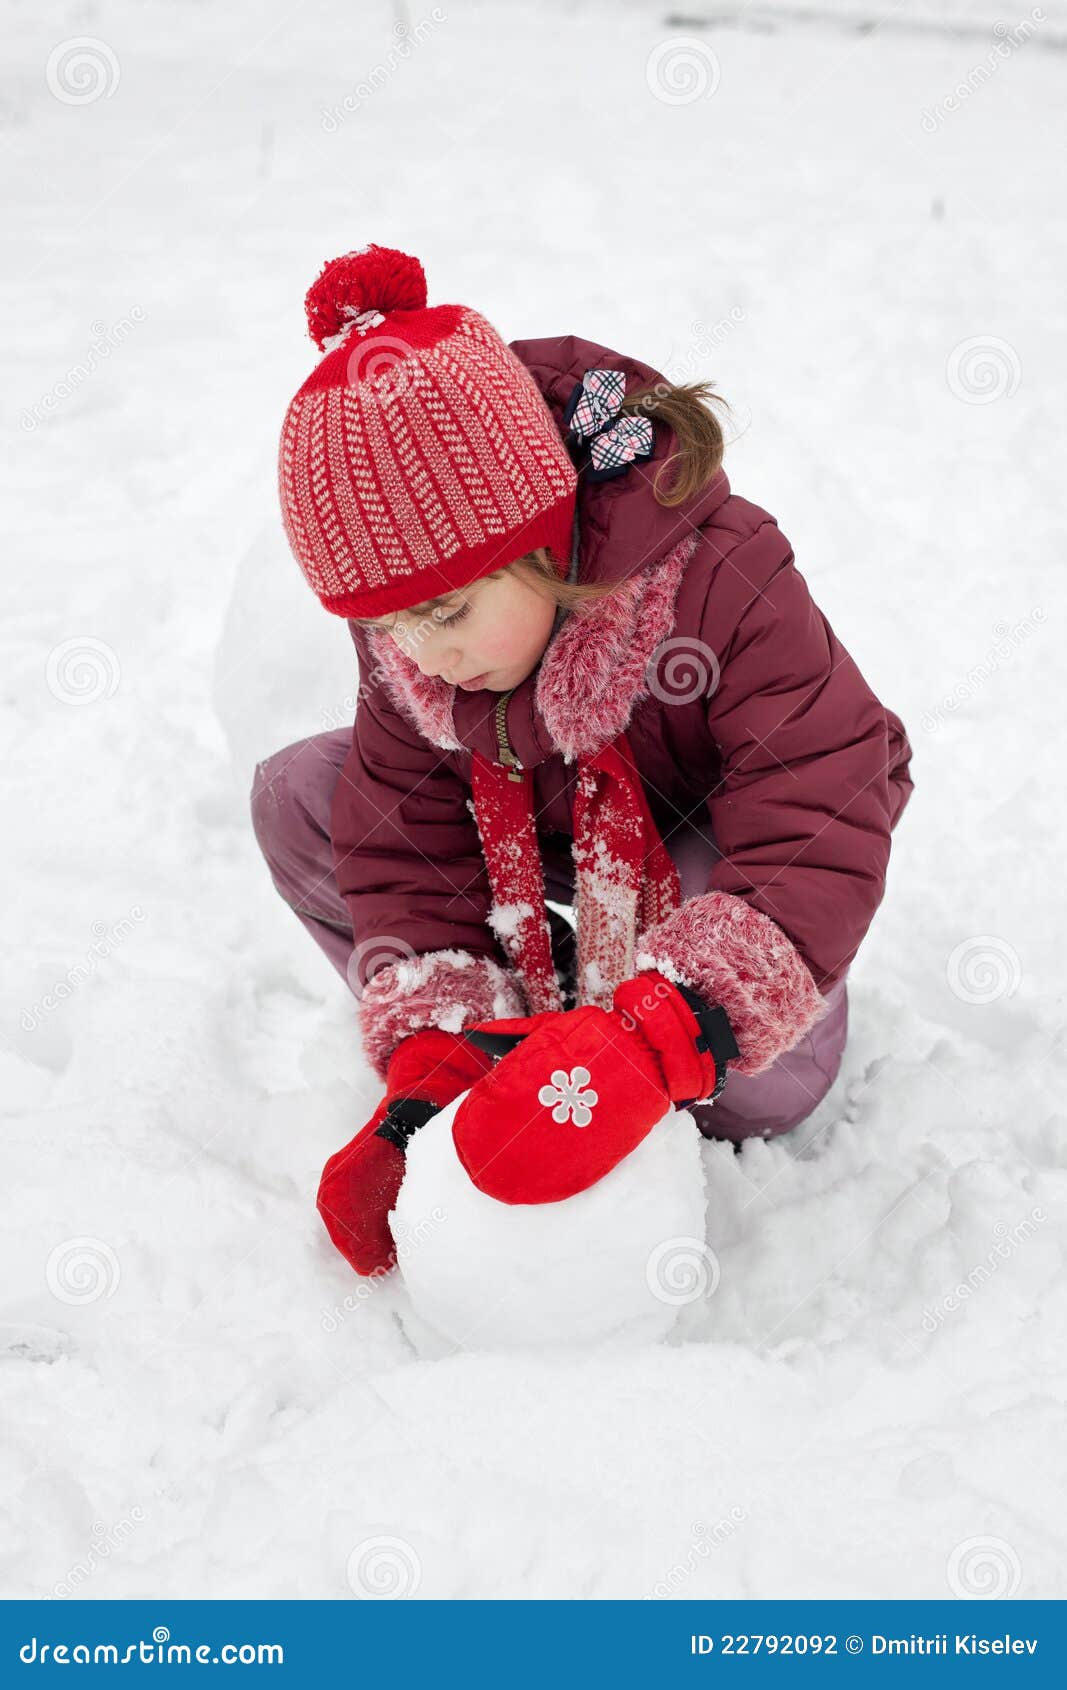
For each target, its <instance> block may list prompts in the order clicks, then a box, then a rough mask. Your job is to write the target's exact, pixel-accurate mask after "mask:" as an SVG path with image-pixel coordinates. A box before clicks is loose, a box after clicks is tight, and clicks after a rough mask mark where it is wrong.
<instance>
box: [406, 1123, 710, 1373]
mask: <svg viewBox="0 0 1067 1690" xmlns="http://www.w3.org/2000/svg"><path fill="white" fill-rule="evenodd" d="M463 1095H464V1096H466V1093H464V1094H463ZM461 1102H462V1098H456V1100H455V1101H454V1102H453V1103H450V1104H449V1105H448V1107H447V1108H446V1109H443V1110H442V1111H441V1113H440V1114H439V1115H435V1116H434V1117H433V1119H432V1120H431V1121H428V1122H427V1124H426V1125H425V1126H424V1127H423V1128H422V1129H421V1130H420V1131H419V1132H417V1133H416V1134H415V1136H414V1138H413V1139H412V1140H411V1142H410V1143H409V1145H408V1150H407V1166H406V1169H405V1173H404V1181H403V1184H402V1185H401V1188H400V1193H399V1196H398V1198H397V1203H396V1208H395V1209H394V1211H393V1212H392V1215H391V1216H390V1222H391V1225H392V1227H393V1231H394V1234H395V1236H396V1239H397V1245H398V1250H397V1260H398V1267H399V1271H400V1274H401V1277H402V1279H403V1281H404V1284H405V1286H406V1289H407V1291H408V1294H409V1296H410V1298H411V1303H412V1307H413V1311H414V1315H415V1320H414V1321H413V1322H412V1323H411V1328H412V1330H413V1332H414V1333H415V1334H418V1335H423V1334H424V1330H425V1329H427V1328H428V1329H429V1332H430V1333H431V1334H438V1335H440V1337H441V1339H442V1340H444V1341H445V1353H447V1349H448V1347H449V1346H451V1347H452V1348H453V1349H467V1350H500V1349H510V1348H513V1347H517V1346H523V1345H543V1344H561V1343H562V1344H583V1345H588V1344H590V1343H595V1342H597V1341H599V1340H605V1339H613V1340H614V1339H620V1340H622V1341H625V1342H638V1343H641V1342H654V1341H656V1340H657V1339H660V1338H663V1337H665V1336H666V1335H667V1333H668V1332H669V1331H670V1330H671V1328H672V1326H673V1325H674V1323H675V1320H676V1319H677V1316H678V1311H679V1307H680V1306H681V1305H682V1304H684V1303H689V1302H691V1301H692V1300H693V1296H694V1294H699V1288H700V1286H701V1283H702V1281H703V1280H707V1281H708V1285H709V1289H711V1288H713V1281H712V1268H713V1266H714V1263H715V1258H714V1255H713V1254H712V1252H711V1251H710V1250H709V1249H708V1248H707V1245H706V1244H705V1242H704V1220H705V1197H704V1169H703V1162H702V1160H701V1156H700V1134H699V1132H698V1130H697V1127H696V1124H695V1122H694V1121H693V1118H692V1116H691V1115H689V1114H687V1113H686V1112H685V1111H684V1110H672V1111H671V1112H670V1113H669V1114H667V1115H665V1116H664V1118H663V1119H662V1120H661V1121H660V1122H659V1123H658V1124H657V1125H656V1126H655V1127H653V1129H652V1131H651V1132H650V1133H649V1134H648V1135H647V1136H646V1137H645V1138H644V1139H643V1140H642V1142H641V1143H640V1144H639V1145H638V1146H637V1148H636V1149H635V1150H633V1151H632V1152H631V1153H630V1155H629V1156H626V1157H624V1158H623V1160H622V1161H621V1162H620V1163H618V1164H617V1166H616V1167H614V1168H613V1169H612V1170H611V1172H610V1173H609V1174H607V1175H605V1177H604V1178H603V1179H602V1180H599V1181H598V1182H597V1183H596V1184H595V1185H593V1186H590V1187H589V1189H588V1190H586V1191H581V1192H578V1193H577V1194H576V1195H575V1196H574V1197H569V1198H567V1199H566V1200H565V1201H563V1202H560V1203H529V1204H528V1203H500V1202H498V1201H497V1200H496V1199H495V1198H493V1197H488V1196H487V1195H486V1194H485V1192H483V1191H479V1189H478V1187H477V1186H476V1185H474V1184H473V1182H472V1180H471V1178H470V1176H469V1175H468V1173H467V1171H466V1169H465V1168H464V1167H463V1164H462V1163H461V1162H460V1160H459V1157H458V1156H457V1155H456V1150H455V1145H454V1143H453V1139H452V1121H453V1118H454V1116H455V1114H456V1111H457V1110H458V1108H459V1105H460V1103H461ZM694 1287H696V1292H694ZM415 1342H416V1347H417V1348H418V1349H419V1350H420V1352H421V1351H423V1350H424V1349H426V1350H427V1353H429V1346H427V1345H426V1343H425V1342H423V1341H420V1337H419V1336H416V1338H415ZM438 1353H441V1352H440V1351H438Z"/></svg>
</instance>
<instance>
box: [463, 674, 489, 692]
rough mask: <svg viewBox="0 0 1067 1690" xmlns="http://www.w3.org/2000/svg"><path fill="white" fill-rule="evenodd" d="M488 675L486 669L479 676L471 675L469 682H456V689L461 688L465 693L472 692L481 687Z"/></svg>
mask: <svg viewBox="0 0 1067 1690" xmlns="http://www.w3.org/2000/svg"><path fill="white" fill-rule="evenodd" d="M488 674H489V671H488V669H486V670H485V671H484V673H483V674H481V675H472V676H471V679H470V680H469V681H457V682H456V685H457V687H463V689H464V690H465V691H467V692H473V691H475V689H476V688H478V687H480V686H481V684H482V682H483V681H484V680H486V679H487V677H488Z"/></svg>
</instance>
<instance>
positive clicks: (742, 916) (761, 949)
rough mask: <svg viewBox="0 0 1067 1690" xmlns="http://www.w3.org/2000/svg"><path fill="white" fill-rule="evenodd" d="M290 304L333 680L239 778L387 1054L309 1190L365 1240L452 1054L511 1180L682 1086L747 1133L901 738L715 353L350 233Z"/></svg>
mask: <svg viewBox="0 0 1067 1690" xmlns="http://www.w3.org/2000/svg"><path fill="white" fill-rule="evenodd" d="M306 306H307V315H308V323H309V327H310V332H311V335H312V338H313V339H314V341H315V343H316V345H317V346H318V347H319V348H320V350H321V352H322V354H323V356H322V358H321V360H320V361H319V362H318V363H317V364H316V366H315V368H314V369H313V370H312V372H311V375H310V376H309V377H308V379H307V381H306V382H305V383H304V385H303V386H302V387H301V388H300V390H299V392H298V393H297V394H296V396H295V398H294V399H293V400H292V402H291V404H290V406H289V408H288V411H287V413H286V417H285V422H284V427H283V430H282V437H281V446H280V455H279V487H280V495H281V502H282V511H283V519H284V524H285V529H286V533H287V535H288V538H289V542H290V544H291V546H292V549H293V551H294V553H295V555H296V558H297V561H298V562H299V564H300V566H301V568H302V570H303V572H304V574H305V576H306V577H307V580H308V581H309V583H310V585H311V586H312V588H313V589H314V590H315V592H316V593H317V594H318V596H319V598H320V599H321V601H322V603H323V604H324V605H325V607H326V609H327V610H329V611H331V612H333V614H334V615H337V616H342V617H344V618H346V620H347V621H348V625H349V629H350V631H351V634H352V638H353V641H354V643H355V646H356V651H357V653H358V657H359V667H360V677H361V685H360V692H359V698H358V705H357V710H356V717H355V724H354V727H353V729H352V730H351V732H349V731H348V730H344V731H342V732H338V733H325V734H319V735H316V736H315V737H313V738H311V739H308V740H303V741H301V742H300V743H298V744H296V745H292V746H289V747H288V748H287V749H286V750H284V751H280V752H278V753H277V754H276V755H275V756H273V757H271V758H269V759H268V760H267V761H266V762H265V763H263V764H261V765H260V766H259V768H258V769H257V772H256V779H255V783H254V787H253V794H252V809H253V818H254V824H255V829H256V834H257V838H258V840H259V843H260V846H261V848H262V850H263V853H264V855H265V857H266V859H267V862H268V864H269V866H270V870H271V874H272V877H273V880H274V883H275V885H276V887H277V889H278V891H279V892H280V893H281V896H282V897H283V898H284V899H285V901H286V902H287V903H288V904H289V905H290V906H291V907H292V908H293V910H294V911H295V912H296V914H297V915H298V916H299V918H300V920H301V921H302V922H303V924H304V926H305V927H306V928H307V930H308V932H309V933H311V934H312V936H313V937H314V938H315V939H316V941H317V942H318V943H319V945H321V947H322V949H323V950H324V951H325V952H326V954H327V956H328V957H329V958H330V960H331V961H332V962H333V963H334V965H335V967H336V968H337V969H338V970H339V972H340V973H341V974H342V975H343V976H344V977H345V978H346V980H347V981H348V984H349V986H350V987H351V989H352V991H353V993H354V994H355V996H356V998H357V999H358V1003H359V1009H358V1021H359V1028H360V1035H361V1039H362V1044H363V1049H364V1051H365V1054H366V1056H367V1059H368V1061H369V1062H370V1063H371V1065H372V1066H373V1068H374V1070H375V1072H376V1073H377V1074H378V1076H379V1077H380V1078H381V1079H382V1081H383V1082H384V1084H385V1095H384V1097H383V1098H382V1100H381V1102H380V1104H379V1106H378V1108H377V1110H376V1111H375V1114H374V1115H373V1117H372V1119H371V1120H370V1121H369V1122H368V1123H367V1124H366V1126H364V1127H363V1128H362V1129H361V1131H360V1132H358V1133H357V1134H356V1136H355V1138H354V1139H353V1140H352V1141H351V1143H350V1144H348V1145H347V1146H345V1147H344V1149H342V1150H341V1151H339V1152H338V1153H337V1154H336V1155H335V1156H333V1157H332V1158H331V1159H330V1161H329V1162H328V1163H327V1164H326V1168H325V1169H324V1172H323V1177H322V1183H321V1186H320V1189H319V1196H318V1206H319V1210H320V1213H321V1215H322V1217H323V1220H324V1222H325V1224H326V1227H327V1229H328V1231H329V1234H330V1237H331V1238H332V1239H333V1241H334V1243H335V1244H336V1246H337V1247H338V1249H339V1250H341V1252H342V1253H343V1254H344V1255H345V1256H346V1258H347V1259H348V1261H349V1262H350V1263H351V1265H352V1266H353V1268H355V1270H356V1271H357V1272H358V1273H362V1274H369V1273H373V1272H375V1271H381V1270H385V1269H388V1268H389V1267H390V1266H391V1265H392V1264H393V1262H394V1261H395V1249H394V1244H393V1240H392V1237H391V1235H390V1232H389V1227H388V1221H387V1217H388V1214H389V1211H390V1209H391V1208H392V1207H393V1205H394V1202H395V1198H396V1194H397V1190H398V1188H399V1184H400V1180H401V1177H402V1174H403V1166H404V1147H405V1145H406V1143H407V1141H408V1139H409V1138H410V1136H411V1134H412V1133H413V1132H414V1131H415V1130H417V1128H418V1127H419V1126H420V1125H422V1124H423V1123H424V1122H425V1121H427V1120H428V1119H429V1118H430V1117H431V1116H432V1115H434V1114H435V1113H436V1112H437V1111H439V1110H440V1109H442V1108H444V1106H445V1105H446V1104H447V1103H449V1102H451V1101H452V1100H454V1099H455V1098H456V1097H457V1096H458V1095H459V1094H460V1093H461V1092H463V1091H467V1090H468V1089H469V1088H472V1089H470V1096H469V1097H468V1098H467V1099H466V1101H465V1102H464V1104H463V1105H462V1106H461V1111H460V1114H459V1115H457V1117H456V1121H455V1126H454V1132H455V1137H456V1142H457V1146H458V1148H459V1150H460V1154H461V1156H462V1157H463V1159H464V1161H465V1162H466V1164H467V1166H468V1168H469V1169H470V1171H471V1175H472V1178H474V1179H475V1181H476V1183H478V1184H480V1185H482V1187H483V1189H485V1190H489V1191H491V1192H492V1193H493V1195H495V1196H498V1197H500V1198H502V1199H503V1200H504V1201H509V1202H529V1201H545V1200H557V1199H558V1198H560V1197H561V1196H566V1195H568V1194H569V1192H571V1191H574V1190H579V1189H581V1188H582V1186H583V1185H588V1184H589V1183H591V1181H592V1180H593V1179H595V1178H599V1177H600V1176H601V1174H602V1173H603V1172H605V1171H606V1169H607V1168H608V1167H610V1166H611V1165H612V1164H613V1162H615V1161H617V1160H618V1159H619V1157H620V1156H621V1155H625V1154H626V1153H627V1151H628V1149H630V1148H632V1146H633V1144H634V1143H636V1142H637V1141H638V1139H639V1138H640V1137H641V1136H643V1134H644V1133H645V1132H647V1131H648V1130H649V1128H650V1127H651V1126H652V1125H653V1124H654V1121H655V1120H656V1119H658V1118H659V1117H660V1116H661V1115H662V1114H663V1113H664V1112H665V1110H666V1109H667V1108H668V1107H669V1106H670V1105H671V1103H675V1104H684V1105H686V1106H688V1107H691V1108H692V1114H693V1117H694V1119H695V1120H696V1122H697V1125H698V1127H699V1129H700V1131H701V1132H702V1133H704V1134H705V1136H708V1137H712V1138H722V1139H729V1140H733V1141H734V1142H735V1144H737V1143H740V1141H741V1140H743V1139H744V1138H746V1137H750V1136H752V1135H754V1134H759V1135H762V1136H763V1137H769V1136H771V1135H773V1134H780V1133H785V1132H788V1131H789V1130H790V1129H791V1128H793V1127H795V1126H796V1125H797V1124H798V1123H799V1122H800V1121H802V1120H803V1119H804V1118H805V1117H806V1116H807V1115H808V1114H809V1113H810V1112H811V1111H812V1110H813V1109H814V1108H815V1106H816V1104H818V1102H819V1101H820V1099H821V1098H822V1097H823V1096H824V1095H825V1093H826V1092H827V1091H828V1089H829V1087H830V1086H831V1084H832V1083H833V1080H834V1078H835V1076H836V1074H837V1070H838V1067H839V1065H840V1061H841V1055H842V1050H843V1047H844V1042H845V1035H846V1027H847V998H846V978H845V977H846V975H847V972H848V968H849V965H850V963H851V961H852V959H853V957H854V956H855V955H856V952H857V949H858V947H859V945H860V943H861V941H862V939H863V937H864V935H865V933H866V932H867V929H868V927H869V926H870V923H871V920H872V918H873V916H874V912H875V910H876V909H877V907H878V905H879V903H880V901H881V899H882V896H883V893H884V890H885V877H886V866H887V862H888V858H889V850H890V834H891V831H892V829H893V828H894V827H895V825H896V822H897V820H898V818H899V816H900V813H901V811H902V810H903V808H904V805H905V803H906V802H907V800H908V797H909V795H910V793H911V790H912V781H911V776H910V771H909V762H910V746H909V744H908V739H907V735H906V733H905V731H904V728H903V725H902V723H901V722H900V720H899V718H898V717H897V716H896V715H894V714H893V712H892V711H890V710H887V709H886V708H885V707H884V706H883V705H882V704H881V703H880V702H879V700H878V699H877V698H876V697H875V695H874V693H873V692H872V691H871V689H870V687H869V686H868V685H867V683H866V682H865V680H864V679H863V676H862V675H861V674H860V672H859V670H858V669H857V667H856V665H855V663H854V662H853V661H852V659H851V658H850V657H849V655H848V653H847V651H846V650H845V649H844V647H843V646H842V645H841V643H840V641H839V640H838V639H837V637H836V635H835V634H834V632H833V630H832V629H831V627H830V625H829V623H828V622H827V620H826V618H825V617H824V616H823V615H822V613H821V612H820V611H819V609H818V608H817V606H816V605H815V604H814V603H813V601H812V599H811V597H810V595H809V593H808V589H807V586H806V584H805V582H804V579H803V577H802V576H801V574H800V572H799V571H798V569H797V568H796V567H795V564H794V560H793V554H792V550H791V548H790V546H789V542H788V540H787V539H786V538H785V536H784V535H783V534H782V532H781V531H780V529H779V528H778V525H777V523H776V521H775V519H774V517H773V516H770V515H769V514H768V513H767V512H766V511H765V510H761V509H760V508H759V506H757V505H754V504H750V503H749V502H748V501H747V500H745V499H742V498H739V497H738V496H737V495H736V494H735V493H732V492H731V489H730V485H729V482H728V481H727V478H726V475H725V472H724V471H723V469H722V468H721V460H722V453H723V435H722V431H721V429H720V425H719V422H718V420H717V418H716V416H715V414H714V412H713V411H712V410H711V408H710V404H711V402H713V400H714V398H715V396H714V395H712V394H711V393H710V391H709V388H708V384H706V383H701V384H690V385H685V386H675V385H672V384H670V383H668V382H667V381H665V380H664V379H663V378H662V377H661V376H659V375H658V374H657V372H656V371H654V370H652V369H650V368H649V367H648V366H646V365H645V364H642V363H640V362H639V361H638V360H636V359H632V358H627V357H624V356H622V355H620V354H618V353H615V352H612V351H610V350H609V349H607V348H606V347H603V346H599V345H596V344H595V343H593V342H590V341H586V340H582V339H580V338H578V337H576V336H574V335H565V336H562V337H560V338H558V339H544V340H528V341H517V342H513V343H512V344H511V345H510V346H508V345H505V344H504V342H503V341H502V340H501V339H500V337H499V336H498V335H497V333H496V332H495V330H494V329H493V328H492V327H491V325H490V324H489V323H488V322H486V320H485V319H484V318H483V317H481V316H480V315H479V314H478V313H477V312H475V311H473V310H470V309H468V308H467V307H464V306H461V305H438V306H435V307H429V308H428V307H427V303H426V282H425V277H424V274H423V271H422V266H421V265H420V264H419V263H418V261H417V260H416V259H414V258H411V257H409V256H407V255H405V254H403V253H400V252H395V251H392V250H390V249H388V248H384V247H380V246H376V245H371V246H368V247H364V248H362V249H360V250H359V251H357V252H354V253H347V254H345V255H344V256H343V257H341V258H338V259H336V260H334V261H333V262H332V263H330V264H327V265H326V267H325V268H324V270H323V272H322V274H321V275H320V276H319V278H318V280H317V281H316V282H315V284H314V286H313V287H312V288H311V290H310V292H309V293H308V296H307V301H306ZM571 905H573V906H574V913H575V924H573V925H572V922H571V921H570V920H568V919H567V917H566V915H565V913H564V912H565V911H566V910H567V908H568V907H569V906H571ZM553 906H558V907H553ZM526 1018H532V1019H526ZM487 1023H488V1025H487ZM526 1033H528V1034H529V1037H528V1038H523V1035H524V1034H526ZM467 1034H470V1036H466V1035H467ZM520 1040H521V1041H522V1042H521V1043H520V1042H519V1041H520ZM502 1051H507V1052H509V1054H506V1055H504V1057H503V1060H502V1061H497V1062H495V1061H494V1058H495V1057H498V1056H499V1055H500V1053H501V1052H502ZM606 1058H610V1060H607V1059H606ZM546 1063H547V1067H548V1069H549V1070H551V1072H550V1073H546V1072H544V1070H545V1068H546ZM591 1074H592V1081H591ZM724 1088H725V1089H724ZM713 1099H714V1101H712V1100H713ZM503 1105H507V1109H508V1110H510V1111H511V1112H510V1113H507V1112H506V1111H505V1112H504V1113H501V1110H502V1106H503ZM516 1109H517V1110H518V1111H519V1113H518V1115H516V1113H515V1110H516ZM461 1117H462V1119H461ZM502 1121H504V1122H510V1123H511V1124H510V1125H509V1126H508V1128H507V1130H506V1131H503V1130H502V1127H501V1122H502ZM590 1123H594V1124H595V1125H590ZM494 1135H495V1136H494ZM502 1139H503V1140H505V1142H501V1140H502Z"/></svg>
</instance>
